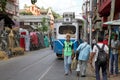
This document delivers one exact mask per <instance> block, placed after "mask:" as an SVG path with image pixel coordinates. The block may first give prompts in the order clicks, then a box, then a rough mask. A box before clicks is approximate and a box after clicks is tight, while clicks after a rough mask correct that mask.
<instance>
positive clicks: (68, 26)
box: [53, 12, 83, 57]
mask: <svg viewBox="0 0 120 80" xmlns="http://www.w3.org/2000/svg"><path fill="white" fill-rule="evenodd" d="M54 26H55V27H54V31H53V38H54V40H53V50H54V52H55V53H56V56H57V57H61V56H62V49H63V44H64V41H65V40H66V34H67V33H69V34H70V35H71V41H72V42H73V46H74V51H76V49H77V47H78V45H79V40H80V38H81V37H82V33H83V29H82V28H83V20H81V19H75V13H74V12H65V13H63V18H62V19H59V20H55V24H54Z"/></svg>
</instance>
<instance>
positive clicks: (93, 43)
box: [92, 37, 96, 49]
mask: <svg viewBox="0 0 120 80" xmlns="http://www.w3.org/2000/svg"><path fill="white" fill-rule="evenodd" d="M95 44H96V39H95V37H94V38H93V40H92V49H93V46H94V45H95Z"/></svg>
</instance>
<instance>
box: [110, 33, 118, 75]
mask: <svg viewBox="0 0 120 80" xmlns="http://www.w3.org/2000/svg"><path fill="white" fill-rule="evenodd" d="M118 48H119V40H118V35H117V34H115V36H114V39H112V40H111V53H112V54H111V57H110V74H111V75H114V76H117V75H118Z"/></svg>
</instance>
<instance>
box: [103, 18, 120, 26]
mask: <svg viewBox="0 0 120 80" xmlns="http://www.w3.org/2000/svg"><path fill="white" fill-rule="evenodd" d="M104 24H105V25H116V26H120V19H118V20H113V21H108V22H105V23H104Z"/></svg>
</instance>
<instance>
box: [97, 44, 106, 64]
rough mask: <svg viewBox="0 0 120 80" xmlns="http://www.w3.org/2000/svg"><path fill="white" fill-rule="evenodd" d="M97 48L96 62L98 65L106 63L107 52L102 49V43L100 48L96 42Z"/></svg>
mask: <svg viewBox="0 0 120 80" xmlns="http://www.w3.org/2000/svg"><path fill="white" fill-rule="evenodd" d="M96 46H97V48H98V50H99V51H98V57H97V63H98V64H99V65H104V64H106V63H107V53H106V52H105V51H104V46H105V45H104V44H103V46H102V48H100V47H99V46H98V45H97V44H96Z"/></svg>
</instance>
